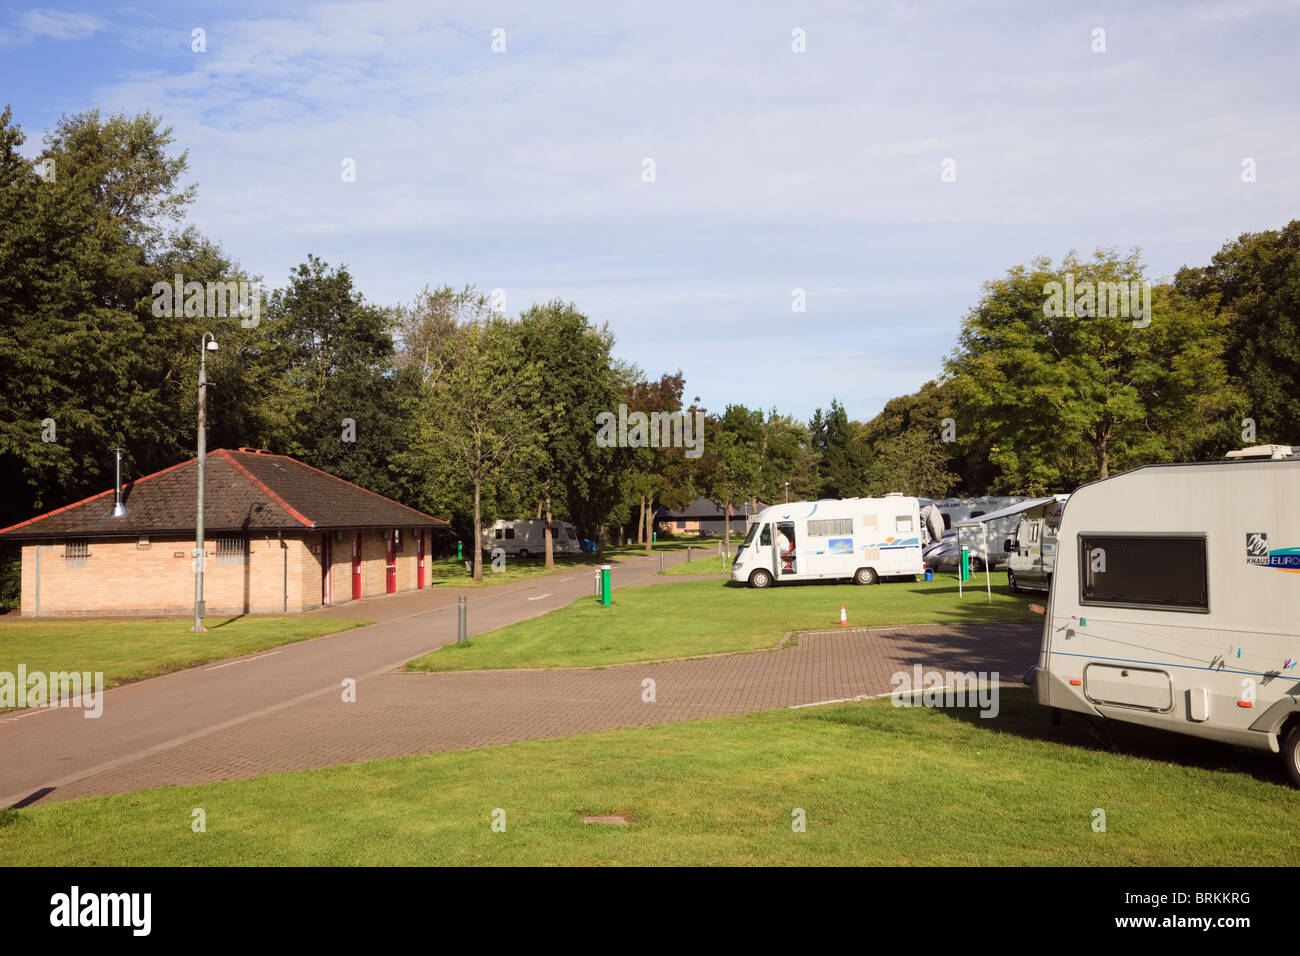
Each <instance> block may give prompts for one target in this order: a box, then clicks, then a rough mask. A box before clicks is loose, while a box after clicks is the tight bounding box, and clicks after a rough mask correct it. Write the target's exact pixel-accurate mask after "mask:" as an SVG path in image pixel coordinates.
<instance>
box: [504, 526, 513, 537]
mask: <svg viewBox="0 0 1300 956" xmlns="http://www.w3.org/2000/svg"><path fill="white" fill-rule="evenodd" d="M514 536H515V529H514V528H506V537H507V538H513V537H514Z"/></svg>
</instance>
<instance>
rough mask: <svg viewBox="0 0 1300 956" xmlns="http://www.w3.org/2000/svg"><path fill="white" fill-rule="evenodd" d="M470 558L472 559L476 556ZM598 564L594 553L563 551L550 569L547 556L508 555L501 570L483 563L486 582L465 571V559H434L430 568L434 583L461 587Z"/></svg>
mask: <svg viewBox="0 0 1300 956" xmlns="http://www.w3.org/2000/svg"><path fill="white" fill-rule="evenodd" d="M469 560H472V556H471V558H470V559H469ZM598 564H599V562H598V561H597V560H596V556H595V555H594V554H581V555H578V554H572V555H570V554H560V555H556V556H555V568H554V569H553V570H548V569H547V567H546V559H545V558H543V557H540V556H537V557H529V558H513V557H507V558H506V565H505V568H504V569H502V570H500V571H493V570H492V562H491V561H490V560H485V561H484V562H483V583H482V584H475V583H474V579H473V578H471V577H470V576H469V573H468V572H467V571H466V570H465V561H464V560H461V561H457V560H456V559H455V558H430V559H429V561H428V563H427V567H428V570H429V583H430V584H442V585H448V586H451V587H457V588H474V587H479V588H489V587H495V586H496V585H498V584H514V583H516V582H519V581H526V580H528V579H529V578H536V577H540V576H542V575H544V574H554V573H556V572H558V571H582V572H586V573H588V574H590V573H591V572H592V569H593V568H595V567H596V566H598Z"/></svg>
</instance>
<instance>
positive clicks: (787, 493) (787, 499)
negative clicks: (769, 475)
mask: <svg viewBox="0 0 1300 956" xmlns="http://www.w3.org/2000/svg"><path fill="white" fill-rule="evenodd" d="M785 503H786V504H789V503H790V482H788V481H787V482H786V483H785Z"/></svg>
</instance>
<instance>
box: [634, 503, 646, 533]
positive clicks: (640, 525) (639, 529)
mask: <svg viewBox="0 0 1300 956" xmlns="http://www.w3.org/2000/svg"><path fill="white" fill-rule="evenodd" d="M644 534H645V495H642V496H641V510H640V511H639V512H637V516H636V543H637V544H645V538H644V537H642V536H643V535H644Z"/></svg>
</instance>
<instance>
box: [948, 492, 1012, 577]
mask: <svg viewBox="0 0 1300 956" xmlns="http://www.w3.org/2000/svg"><path fill="white" fill-rule="evenodd" d="M1025 500H1026V499H1025V498H1024V497H1023V496H1019V495H984V496H981V497H978V498H944V499H942V500H940V501H935V502H934V506H935V507H936V508H938V509H939V513H940V514H942V515H943V528H944V532H943V540H942V541H937V542H935V543H934V544H932V545H930V546H929V547H928V548H926V549H925V563H926V566H927V567H931V568H935V569H938V570H946V569H951V568H957V567H960V565H961V549H962V548H968V549H969V550H970V556H971V557H970V564H971V570H972V571H983V570H985V568H994V569H996V568H999V567H1001V566H1002V565H1004V564H1006V561H1007V557H1008V555H1007V552H1006V550H1005V549H1004V547H1003V545H1004V543H1005V542H1006V540H1007V538H1009V537H1010V536H1011V534H1012V533H1013V532H1014V531H1015V530H1016V517H1015V516H1014V515H1011V514H1006V513H1004V512H1003V509H1005V508H1008V507H1010V506H1011V505H1017V504H1020V503H1021V502H1022V501H1025ZM995 513H999V514H1002V517H1001V518H998V519H996V520H995V521H993V522H991V523H990V524H989V525H988V526H987V527H986V528H985V534H984V536H983V539H981V537H980V535H978V534H976V535H970V534H960V533H959V525H963V524H965V525H966V526H968V527H969V526H970V522H973V521H975V519H976V518H983V517H984V516H986V515H991V514H995ZM958 538H960V541H959V540H958Z"/></svg>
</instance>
